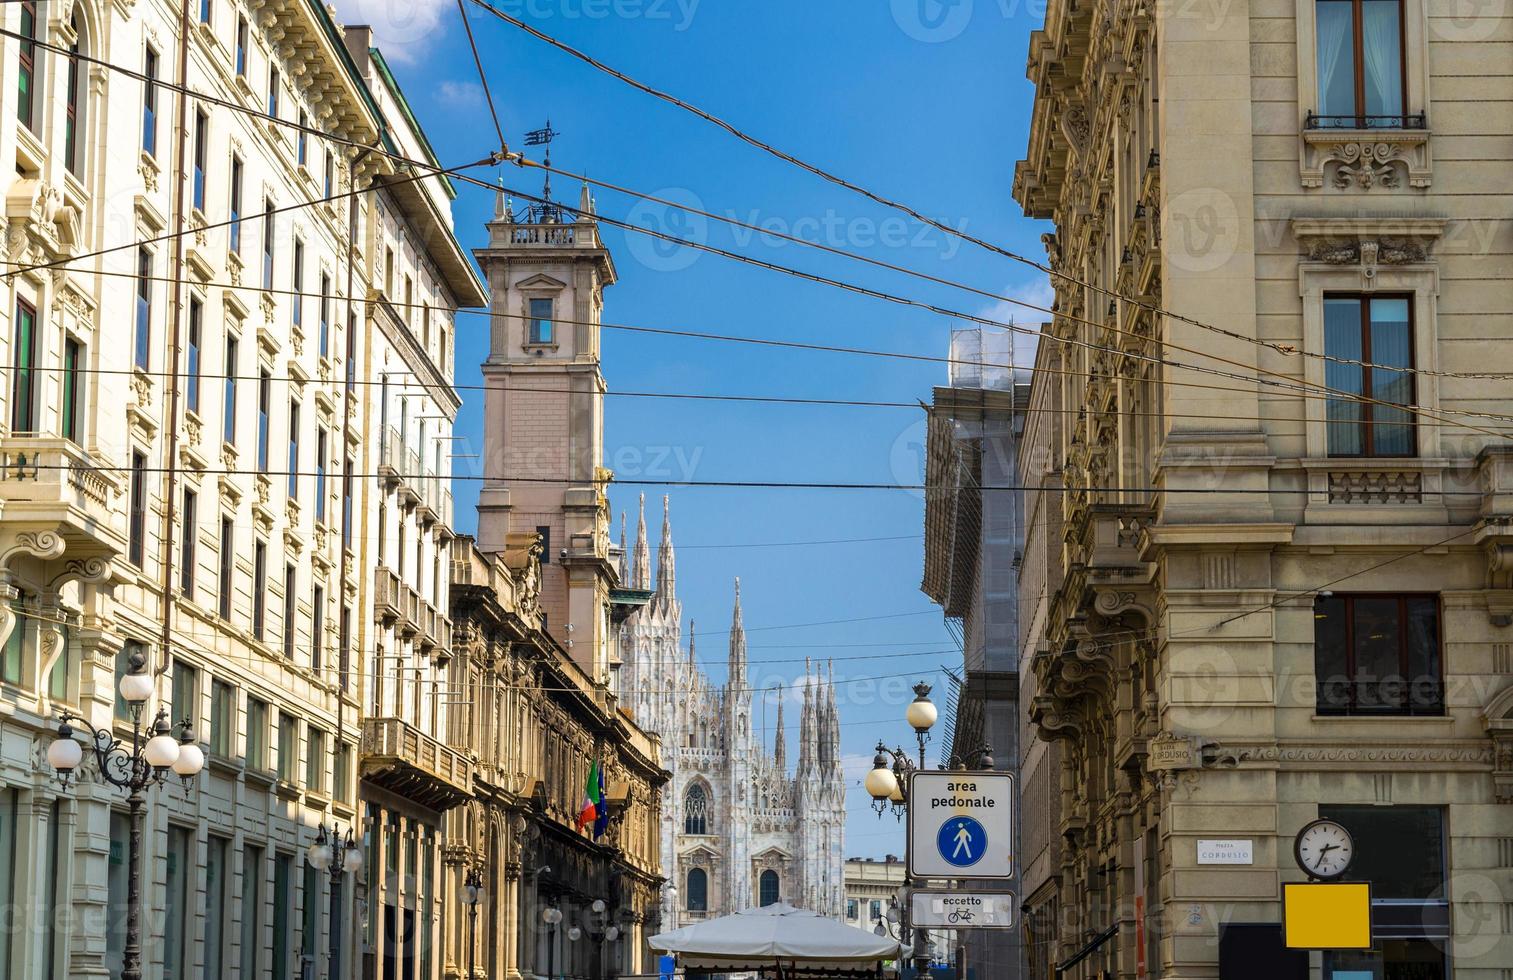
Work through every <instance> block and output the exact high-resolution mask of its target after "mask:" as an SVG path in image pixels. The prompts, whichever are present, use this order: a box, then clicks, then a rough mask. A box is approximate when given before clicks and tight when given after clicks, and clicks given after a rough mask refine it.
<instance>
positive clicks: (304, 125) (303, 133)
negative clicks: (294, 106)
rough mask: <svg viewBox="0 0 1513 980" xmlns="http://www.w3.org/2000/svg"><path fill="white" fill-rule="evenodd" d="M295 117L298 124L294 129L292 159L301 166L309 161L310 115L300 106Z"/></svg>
mask: <svg viewBox="0 0 1513 980" xmlns="http://www.w3.org/2000/svg"><path fill="white" fill-rule="evenodd" d="M295 119H296V122H297V123H298V125H297V127H296V129H295V131H294V159H295V161H296V162H297V163H298V164H299V165H300V166H301V167H303V166H305V165H306V164H307V163H309V162H310V133H309V126H310V117H309V116H307V115H305V110H304V109H303V108H301V109H300V110H299V114H298V115H297V116H296V117H295Z"/></svg>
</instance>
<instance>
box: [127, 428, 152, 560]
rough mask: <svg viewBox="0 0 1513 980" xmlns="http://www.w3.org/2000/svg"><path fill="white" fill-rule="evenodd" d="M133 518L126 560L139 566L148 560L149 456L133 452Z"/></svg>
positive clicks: (128, 533)
mask: <svg viewBox="0 0 1513 980" xmlns="http://www.w3.org/2000/svg"><path fill="white" fill-rule="evenodd" d="M130 506H131V518H130V522H129V526H128V527H127V535H126V560H127V561H129V562H131V563H132V564H133V565H135V566H137V567H138V568H145V567H146V564H145V563H146V560H147V457H146V456H145V455H143V454H142V453H141V452H136V451H134V452H132V454H131V505H130Z"/></svg>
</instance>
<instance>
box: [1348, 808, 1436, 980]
mask: <svg viewBox="0 0 1513 980" xmlns="http://www.w3.org/2000/svg"><path fill="white" fill-rule="evenodd" d="M1319 816H1320V817H1324V818H1327V819H1330V820H1336V821H1338V822H1339V823H1340V824H1342V825H1343V826H1344V827H1345V829H1346V830H1348V831H1350V836H1351V838H1352V839H1353V840H1354V842H1355V853H1356V857H1355V861H1354V862H1353V863H1352V864H1351V866H1350V870H1349V871H1347V872H1346V873H1345V877H1344V878H1343V879H1342V880H1344V881H1358V882H1359V881H1369V882H1371V932H1372V937H1373V939H1374V942H1373V944H1372V949H1371V950H1370V951H1362V952H1355V951H1351V952H1326V953H1325V954H1324V975H1325V976H1336V977H1338V976H1342V975H1343V976H1352V975H1360V976H1372V977H1382V978H1385V980H1399V978H1402V980H1418V978H1429V977H1434V978H1442V977H1445V976H1446V975H1447V970H1446V966H1447V964H1446V962H1445V960H1446V957H1445V947H1446V945H1447V944H1448V941H1449V937H1450V906H1449V902H1448V900H1447V892H1448V888H1447V881H1446V871H1445V863H1446V862H1445V855H1446V846H1445V817H1444V811H1443V810H1441V809H1440V808H1438V807H1431V806H1329V805H1321V806H1320V807H1319ZM1352 971H1359V973H1353V972H1352Z"/></svg>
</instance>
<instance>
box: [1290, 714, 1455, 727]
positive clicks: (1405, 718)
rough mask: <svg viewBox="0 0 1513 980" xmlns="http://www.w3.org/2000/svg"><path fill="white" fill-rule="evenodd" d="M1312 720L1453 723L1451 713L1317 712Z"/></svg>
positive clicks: (1328, 721) (1380, 722)
mask: <svg viewBox="0 0 1513 980" xmlns="http://www.w3.org/2000/svg"><path fill="white" fill-rule="evenodd" d="M1312 720H1313V721H1316V722H1321V723H1338V722H1361V721H1364V722H1367V723H1368V724H1376V725H1380V724H1384V723H1392V724H1402V723H1403V722H1410V723H1413V724H1419V725H1425V724H1433V725H1452V724H1454V723H1455V718H1454V717H1453V716H1451V715H1319V714H1316V715H1313V716H1312Z"/></svg>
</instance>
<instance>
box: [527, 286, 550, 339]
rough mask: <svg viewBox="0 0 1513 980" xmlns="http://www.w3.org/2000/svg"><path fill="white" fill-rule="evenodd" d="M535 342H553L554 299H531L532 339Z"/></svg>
mask: <svg viewBox="0 0 1513 980" xmlns="http://www.w3.org/2000/svg"><path fill="white" fill-rule="evenodd" d="M530 342H531V343H533V344H550V343H551V342H552V301H551V300H550V299H543V298H541V297H535V298H533V299H532V300H531V339H530Z"/></svg>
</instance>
